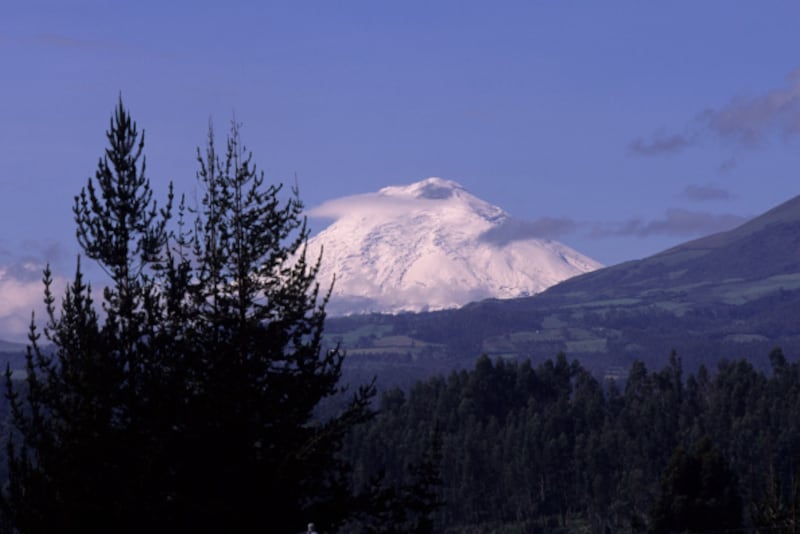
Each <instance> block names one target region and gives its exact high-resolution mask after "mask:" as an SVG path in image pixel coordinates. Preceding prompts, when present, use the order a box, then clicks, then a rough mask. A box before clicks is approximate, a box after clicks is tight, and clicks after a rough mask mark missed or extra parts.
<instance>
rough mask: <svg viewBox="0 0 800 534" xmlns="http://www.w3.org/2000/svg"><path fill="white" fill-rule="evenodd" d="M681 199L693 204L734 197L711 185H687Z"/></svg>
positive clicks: (728, 192)
mask: <svg viewBox="0 0 800 534" xmlns="http://www.w3.org/2000/svg"><path fill="white" fill-rule="evenodd" d="M681 197H683V198H685V199H687V200H691V201H693V202H706V201H709V200H728V199H731V198H733V197H734V195H733V193H731V192H730V191H727V190H725V189H721V188H719V187H715V186H713V185H688V186H686V189H684V190H683V191H682V192H681Z"/></svg>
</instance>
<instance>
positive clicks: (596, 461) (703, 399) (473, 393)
mask: <svg viewBox="0 0 800 534" xmlns="http://www.w3.org/2000/svg"><path fill="white" fill-rule="evenodd" d="M769 360H770V362H771V367H772V368H771V371H770V372H768V373H765V372H762V371H759V370H757V369H756V368H754V366H753V365H752V364H750V363H749V362H748V361H746V360H737V361H729V360H723V361H722V362H720V363H719V364H718V366H717V367H716V369H714V370H708V369H706V367H705V366H702V365H701V366H700V368H699V369H698V370H697V372H696V373H693V374H689V375H688V376H684V371H683V370H682V365H681V359H680V358H679V356H678V355H676V354H674V353H673V354H672V355H671V356H670V358H669V363H668V364H667V365H666V366H664V367H663V368H662V369H660V370H648V369H647V368H646V366H645V365H644V364H643V363H641V362H635V363H634V364H633V365H632V366H631V368H630V370H629V374H628V378H627V380H626V382H625V383H624V385H623V384H620V385H618V384H617V383H615V382H614V381H608V382H606V383H603V382H601V381H599V380H598V379H597V378H595V377H594V376H592V374H591V373H589V372H588V371H587V370H586V369H585V368H584V367H583V366H582V365H581V364H580V363H579V362H578V361H571V362H570V361H568V359H567V357H566V356H565V355H564V354H559V355H558V356H557V357H556V358H555V359H551V360H548V361H546V362H544V363H542V364H540V365H538V366H535V367H534V366H533V365H532V364H531V363H530V362H529V361H521V362H518V361H511V362H507V361H504V360H502V359H498V360H496V361H492V360H491V359H490V358H488V357H486V356H482V357H481V358H480V359H479V360H478V361H477V363H476V365H475V367H474V368H473V369H471V370H469V371H467V370H461V371H456V372H452V373H451V374H450V375H449V376H447V377H443V376H437V377H434V378H430V379H428V380H427V381H425V382H420V383H417V384H416V385H415V386H413V387H412V388H411V389H410V391H408V392H405V391H404V390H402V389H400V388H395V389H392V390H389V391H386V392H384V393H383V394H382V397H381V399H380V412H379V414H378V415H377V416H376V417H375V418H373V419H372V420H371V421H369V422H368V423H366V424H364V425H361V426H359V427H357V428H356V429H354V431H353V432H352V433H351V434H350V435H349V436H348V438H347V441H346V443H345V447H344V454H345V455H346V456H347V459H348V460H349V461H350V462H352V464H353V480H354V484H355V486H356V487H362V488H363V487H367V486H368V485H369V484H370V480H371V479H372V478H373V477H377V476H382V477H383V479H385V480H388V481H393V480H394V481H401V480H403V479H404V477H405V476H407V475H404V472H405V470H406V467H405V466H406V465H407V464H408V463H409V462H410V461H411V460H412V459H413V458H418V457H420V456H421V455H424V454H429V455H431V456H432V457H435V458H437V462H438V466H439V472H438V480H437V482H438V486H437V488H438V489H437V493H436V494H437V497H438V501H439V502H440V503H442V504H441V506H440V507H439V508H438V509H437V510H436V511H435V512H434V513H433V514H432V518H433V524H434V531H436V532H465V533H470V532H475V533H477V532H498V533H533V532H598V533H604V532H654V533H667V532H771V533H772V532H796V531H797V530H796V529H797V528H798V524H797V521H798V520H797V512H798V509H799V508H798V506H800V494H799V493H798V489H800V480H799V477H798V475H800V466H798V460H800V458H799V457H798V453H799V452H800V429H799V428H798V425H800V365H798V363H796V362H789V361H787V358H786V357H785V356H784V354H783V352H782V351H781V350H780V349H775V350H774V351H772V352H771V353H770V354H769ZM381 471H382V472H381Z"/></svg>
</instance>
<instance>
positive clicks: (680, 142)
mask: <svg viewBox="0 0 800 534" xmlns="http://www.w3.org/2000/svg"><path fill="white" fill-rule="evenodd" d="M691 144H692V140H691V139H690V138H689V137H688V136H686V135H683V134H672V135H665V134H661V133H659V134H656V135H654V136H653V137H652V139H650V140H649V141H648V140H645V139H643V138H641V137H637V138H636V139H634V140H633V141H631V143H630V146H629V148H630V151H631V152H633V153H634V154H637V155H640V156H656V155H659V154H674V153H676V152H680V151H681V150H683V149H684V148H686V147H688V146H691Z"/></svg>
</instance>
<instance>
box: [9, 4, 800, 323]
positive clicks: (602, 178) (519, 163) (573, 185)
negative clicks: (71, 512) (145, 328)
mask: <svg viewBox="0 0 800 534" xmlns="http://www.w3.org/2000/svg"><path fill="white" fill-rule="evenodd" d="M798 20H800V4H797V3H795V2H780V1H771V2H731V1H727V0H726V1H711V0H708V1H703V2H695V1H676V2H662V3H651V2H636V1H630V2H614V1H609V2H577V1H576V2H534V1H512V0H508V1H505V0H504V1H499V2H489V1H473V0H459V1H445V0H441V1H440V0H426V1H416V0H404V1H402V2H400V1H395V2H392V1H374V0H372V1H360V0H343V1H338V2H332V1H323V0H320V1H303V0H294V1H285V2H277V1H263V0H262V1H245V0H240V1H237V0H227V1H226V2H220V1H216V2H209V1H206V0H194V1H192V2H189V1H180V0H173V1H169V2H165V1H160V2H153V1H150V0H140V1H139V2H121V1H115V0H74V1H72V0H51V1H38V0H4V1H3V3H2V6H1V7H0V73H1V74H0V223H2V224H0V339H12V338H14V339H19V338H20V336H24V329H25V326H26V325H27V323H28V322H29V317H30V310H31V308H32V307H34V306H35V304H36V302H38V301H39V299H40V297H41V282H40V281H39V280H40V278H41V268H42V266H43V265H44V264H45V263H46V262H50V263H51V264H52V265H53V266H54V269H55V270H56V273H57V277H58V279H59V280H62V279H63V277H64V276H69V274H70V273H71V272H73V271H74V264H75V258H76V256H77V254H78V253H79V248H78V246H77V244H76V241H75V236H74V223H73V219H72V211H71V208H72V202H73V200H72V199H73V197H74V195H76V194H77V193H78V192H79V191H80V189H81V187H83V186H84V185H85V184H86V181H87V179H88V178H89V176H92V175H93V174H94V170H95V168H96V165H97V161H98V158H99V157H100V156H101V155H102V153H103V150H104V148H105V137H104V135H105V134H104V132H105V130H106V128H107V127H108V121H109V118H110V116H111V114H112V112H113V109H114V106H115V105H116V103H117V100H118V98H119V96H120V94H121V95H122V98H123V100H124V103H125V105H126V107H127V108H128V109H129V110H130V112H131V113H132V115H133V117H134V119H135V120H136V121H137V123H138V125H139V128H140V129H144V131H145V132H146V138H145V153H146V157H147V169H148V176H149V177H150V180H151V182H152V184H153V186H154V188H155V189H156V192H157V194H161V195H162V197H163V195H164V194H165V192H166V188H167V183H168V182H170V181H172V182H174V184H175V188H176V190H177V191H178V192H183V193H186V194H187V195H189V196H191V195H193V194H195V193H196V177H195V173H196V170H197V165H196V150H197V148H198V147H202V146H203V145H204V143H205V141H206V138H207V133H208V127H209V124H210V123H213V125H214V129H215V131H216V132H217V134H218V136H220V138H222V137H223V136H224V134H225V132H226V130H227V128H228V126H229V124H230V123H231V121H232V120H235V121H236V122H238V123H240V124H241V125H242V129H241V132H242V137H243V140H244V142H245V144H246V145H247V146H248V148H249V149H250V150H252V152H253V154H254V158H255V161H256V162H257V163H258V165H259V167H260V168H261V169H262V170H263V171H264V172H265V174H266V176H267V179H269V180H273V181H280V182H284V183H287V184H293V183H295V181H296V183H297V184H298V186H299V189H300V196H301V198H302V199H303V201H304V202H305V204H306V205H307V206H308V207H309V208H313V207H315V206H319V205H321V204H323V203H325V202H326V201H329V200H331V199H335V198H338V197H343V196H349V195H358V194H362V193H368V192H371V191H377V190H378V189H380V188H382V187H385V186H388V185H400V184H408V183H412V182H416V181H419V180H422V179H424V178H427V177H429V176H439V177H442V178H446V179H449V180H455V181H457V182H459V183H460V184H462V185H463V186H464V187H465V188H466V189H467V190H468V191H470V192H471V193H472V194H474V195H476V196H478V197H480V198H482V199H484V200H486V201H488V202H491V203H493V204H496V205H498V206H500V207H502V208H503V209H505V210H506V211H507V212H509V213H510V214H512V215H513V216H514V217H515V219H517V220H518V221H519V222H520V225H519V226H520V227H521V228H526V229H527V230H528V231H530V232H534V233H537V235H540V236H541V237H548V238H553V239H557V240H559V241H562V242H563V243H565V244H567V245H569V246H571V247H573V248H575V249H576V250H578V251H580V252H582V253H584V254H586V255H588V256H590V257H592V258H594V259H596V260H598V261H600V262H602V263H604V264H615V263H619V262H623V261H627V260H631V259H637V258H642V257H646V256H648V255H651V254H653V253H656V252H658V251H660V250H663V249H665V248H668V247H670V246H673V245H675V244H678V243H681V242H683V241H686V240H688V239H692V238H694V237H699V236H702V235H705V234H708V233H712V232H715V231H720V230H724V229H727V228H731V227H733V226H735V225H736V224H739V223H741V222H742V221H744V220H746V219H747V218H748V217H752V216H755V215H757V214H759V213H761V212H763V211H766V210H767V209H769V208H771V207H773V206H775V205H777V204H779V203H781V202H783V201H785V200H788V199H789V198H791V197H793V196H795V195H796V194H798V193H800V187H798V183H800V182H798V170H800V150H798V149H800V146H799V145H800V142H799V140H798V137H800V53H798V50H800V46H798V45H800V33H798V32H797V21H798ZM220 140H221V139H220ZM328 223H329V221H326V220H320V219H312V220H311V226H312V229H313V230H314V231H319V230H321V229H322V228H324V227H325V225H326V224H328ZM89 269H90V272H91V267H89Z"/></svg>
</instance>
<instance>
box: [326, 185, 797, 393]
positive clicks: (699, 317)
mask: <svg viewBox="0 0 800 534" xmlns="http://www.w3.org/2000/svg"><path fill="white" fill-rule="evenodd" d="M328 332H329V336H330V337H331V338H332V339H336V340H337V341H341V342H342V344H343V346H344V348H345V349H347V350H348V354H350V365H351V369H356V370H358V371H359V372H362V373H363V374H366V375H369V374H370V373H373V374H374V373H378V374H379V375H381V374H382V375H383V376H391V377H392V381H405V382H406V383H407V382H409V381H410V380H413V379H415V378H419V377H421V376H426V375H428V374H430V373H431V372H435V371H446V370H447V369H451V368H453V367H459V366H462V365H467V366H470V365H472V362H474V360H475V358H476V357H477V356H478V355H479V354H481V353H485V354H488V355H490V356H492V357H503V358H518V357H525V358H533V359H534V360H543V359H546V358H550V357H553V356H554V355H555V354H557V353H558V352H559V351H564V352H566V353H567V355H568V357H570V358H573V357H574V358H579V359H580V360H581V361H582V362H583V363H584V364H585V365H586V366H588V367H590V368H592V369H594V370H595V371H596V372H597V373H599V374H603V375H609V376H621V375H623V374H624V370H625V369H627V368H628V366H629V365H630V363H631V361H632V360H634V359H638V360H643V361H645V363H648V364H651V365H653V366H661V365H663V363H664V362H665V361H666V358H667V356H668V355H669V353H670V351H671V350H673V349H674V350H676V351H677V352H678V354H679V356H681V357H682V358H683V361H684V363H685V364H686V366H687V367H689V368H695V367H697V366H698V365H700V364H703V363H705V364H714V363H715V362H716V361H718V360H719V359H721V358H739V357H747V358H749V359H751V361H754V363H755V364H757V365H768V361H767V360H768V359H767V355H768V353H769V351H770V350H771V349H772V348H774V347H775V346H781V347H782V348H783V349H784V350H785V351H786V353H787V355H788V356H789V357H790V358H791V357H798V356H800V197H795V198H793V199H791V200H789V201H787V202H785V203H783V204H781V205H780V206H777V207H776V208H774V209H772V210H770V211H768V212H766V213H764V214H763V215H761V216H759V217H756V218H754V219H752V220H750V221H748V222H746V223H745V224H743V225H741V226H739V227H737V228H735V229H733V230H730V231H727V232H722V233H719V234H715V235H711V236H708V237H704V238H701V239H697V240H694V241H690V242H687V243H684V244H682V245H679V246H677V247H674V248H671V249H669V250H665V251H663V252H661V253H659V254H656V255H654V256H651V257H648V258H645V259H642V260H636V261H630V262H627V263H623V264H620V265H615V266H612V267H607V268H604V269H600V270H597V271H594V272H590V273H587V274H583V275H580V276H576V277H574V278H570V279H568V280H566V281H564V282H562V283H560V284H557V285H555V286H553V287H551V288H549V289H548V290H546V291H544V292H543V293H541V294H539V295H536V296H533V297H529V298H519V299H511V300H506V301H499V300H486V301H482V302H478V303H473V304H470V305H467V306H464V307H463V308H461V309H458V310H448V311H442V312H436V313H425V314H405V315H400V316H397V317H389V316H378V315H373V316H365V317H353V318H349V319H333V320H330V321H329V322H328ZM396 377H401V378H396Z"/></svg>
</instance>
